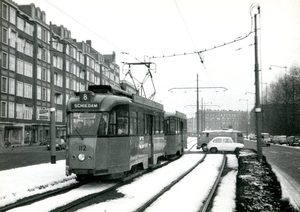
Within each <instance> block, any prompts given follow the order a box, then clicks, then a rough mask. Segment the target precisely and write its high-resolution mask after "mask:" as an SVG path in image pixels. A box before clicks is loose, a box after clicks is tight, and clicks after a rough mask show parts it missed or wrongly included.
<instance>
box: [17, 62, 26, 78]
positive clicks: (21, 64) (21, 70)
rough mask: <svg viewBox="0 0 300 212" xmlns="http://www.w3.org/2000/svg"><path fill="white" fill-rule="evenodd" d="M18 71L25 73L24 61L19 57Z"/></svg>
mask: <svg viewBox="0 0 300 212" xmlns="http://www.w3.org/2000/svg"><path fill="white" fill-rule="evenodd" d="M17 73H18V74H22V75H23V73H24V61H23V60H20V59H18V60H17Z"/></svg>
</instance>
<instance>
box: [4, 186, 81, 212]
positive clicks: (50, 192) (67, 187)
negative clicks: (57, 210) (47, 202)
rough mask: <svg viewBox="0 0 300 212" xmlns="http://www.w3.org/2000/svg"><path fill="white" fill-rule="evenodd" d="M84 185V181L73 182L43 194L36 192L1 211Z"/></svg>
mask: <svg viewBox="0 0 300 212" xmlns="http://www.w3.org/2000/svg"><path fill="white" fill-rule="evenodd" d="M82 185H84V183H79V182H78V183H76V184H72V185H69V186H66V187H63V188H58V189H55V190H52V191H47V192H44V193H41V194H36V195H33V196H29V197H26V198H23V199H20V200H18V201H16V202H15V203H12V204H9V205H6V206H3V207H1V208H0V211H8V210H11V209H14V208H18V207H22V206H25V205H29V204H32V203H35V202H38V201H42V200H43V199H47V198H49V197H53V196H56V195H59V194H63V193H67V192H69V191H71V190H73V189H76V188H79V187H80V186H82Z"/></svg>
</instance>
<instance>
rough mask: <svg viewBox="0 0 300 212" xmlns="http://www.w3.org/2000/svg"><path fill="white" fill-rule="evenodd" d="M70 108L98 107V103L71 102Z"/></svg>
mask: <svg viewBox="0 0 300 212" xmlns="http://www.w3.org/2000/svg"><path fill="white" fill-rule="evenodd" d="M71 107H72V109H99V107H100V105H99V103H97V102H94V103H93V102H90V103H86V102H84V103H73V104H71Z"/></svg>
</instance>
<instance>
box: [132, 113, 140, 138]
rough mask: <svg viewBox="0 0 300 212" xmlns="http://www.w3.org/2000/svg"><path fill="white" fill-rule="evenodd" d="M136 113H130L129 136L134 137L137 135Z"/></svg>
mask: <svg viewBox="0 0 300 212" xmlns="http://www.w3.org/2000/svg"><path fill="white" fill-rule="evenodd" d="M137 118H138V116H137V112H134V111H131V112H130V134H131V135H135V134H137Z"/></svg>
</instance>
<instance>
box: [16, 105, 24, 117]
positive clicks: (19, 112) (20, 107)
mask: <svg viewBox="0 0 300 212" xmlns="http://www.w3.org/2000/svg"><path fill="white" fill-rule="evenodd" d="M16 118H17V119H22V118H23V105H22V104H16Z"/></svg>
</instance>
